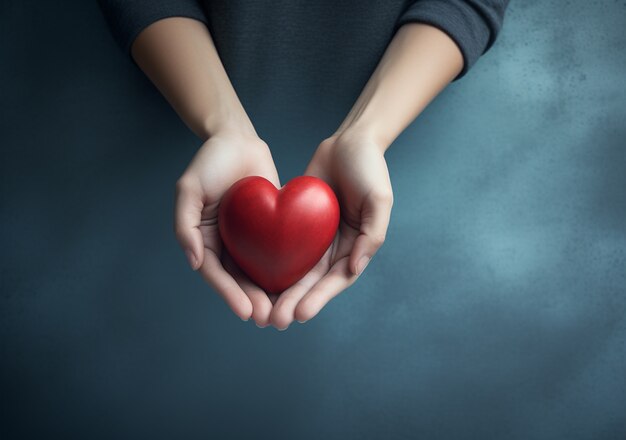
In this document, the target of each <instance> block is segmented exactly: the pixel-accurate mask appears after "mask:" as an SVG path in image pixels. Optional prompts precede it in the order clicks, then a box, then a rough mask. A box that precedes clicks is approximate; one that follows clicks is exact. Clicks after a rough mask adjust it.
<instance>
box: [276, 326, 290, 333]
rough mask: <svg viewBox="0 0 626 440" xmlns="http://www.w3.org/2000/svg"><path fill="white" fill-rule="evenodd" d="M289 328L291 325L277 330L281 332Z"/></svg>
mask: <svg viewBox="0 0 626 440" xmlns="http://www.w3.org/2000/svg"><path fill="white" fill-rule="evenodd" d="M288 328H289V326H287V327H285V328H277V329H276V330H278V331H279V332H284V331H285V330H287V329H288Z"/></svg>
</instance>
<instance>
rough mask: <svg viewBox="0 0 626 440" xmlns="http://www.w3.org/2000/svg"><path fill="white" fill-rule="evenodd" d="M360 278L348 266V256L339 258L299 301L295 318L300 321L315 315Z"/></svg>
mask: <svg viewBox="0 0 626 440" xmlns="http://www.w3.org/2000/svg"><path fill="white" fill-rule="evenodd" d="M357 278H358V275H354V274H352V273H351V272H350V270H349V268H348V257H345V258H342V259H340V260H338V261H337V262H336V263H335V264H334V265H333V267H332V268H331V269H330V271H328V274H327V275H326V276H324V277H323V278H322V279H321V280H319V281H318V282H317V283H316V284H315V285H314V286H313V287H312V288H311V290H309V291H308V292H307V293H306V295H304V297H303V298H302V299H301V300H300V301H299V302H298V305H297V306H296V309H295V318H296V319H297V320H298V321H299V322H304V321H308V320H309V319H311V318H313V317H315V315H317V314H318V313H319V311H320V310H322V308H324V306H325V305H326V304H327V303H328V302H329V301H330V300H331V299H333V298H334V297H336V296H337V295H339V293H341V292H342V291H343V290H345V289H347V288H348V287H350V286H351V285H352V284H353V283H354V282H355V281H356V279H357Z"/></svg>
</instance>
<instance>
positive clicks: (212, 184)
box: [174, 131, 280, 327]
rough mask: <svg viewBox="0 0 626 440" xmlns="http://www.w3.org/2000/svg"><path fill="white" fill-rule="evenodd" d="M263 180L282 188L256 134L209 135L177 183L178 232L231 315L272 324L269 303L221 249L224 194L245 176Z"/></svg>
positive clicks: (196, 267) (191, 260)
mask: <svg viewBox="0 0 626 440" xmlns="http://www.w3.org/2000/svg"><path fill="white" fill-rule="evenodd" d="M253 175H254V176H262V177H265V178H266V179H268V180H269V181H270V182H272V183H273V184H274V185H276V187H278V188H280V182H279V179H278V173H277V171H276V167H275V165H274V161H273V160H272V155H271V152H270V150H269V148H268V146H267V144H266V143H265V142H264V141H263V140H261V139H259V138H258V137H257V136H256V135H255V134H252V133H241V132H237V131H222V132H218V133H216V134H215V135H213V136H211V137H210V138H209V140H207V141H206V142H205V143H204V144H203V145H202V147H201V148H200V149H199V150H198V152H197V153H196V155H195V157H194V158H193V160H192V161H191V163H190V164H189V166H188V167H187V169H186V170H185V172H184V173H183V175H182V176H181V177H180V179H178V182H177V183H176V203H175V219H174V224H175V232H176V237H177V239H178V242H179V243H180V245H181V247H182V248H183V250H184V251H185V254H186V255H187V258H188V260H189V264H190V265H191V267H192V269H194V270H199V272H200V273H201V274H202V276H203V278H204V279H205V280H206V281H207V282H208V283H209V284H210V285H211V286H212V287H213V288H214V289H215V290H216V291H217V293H218V294H219V295H220V296H221V297H222V298H223V299H224V301H225V302H226V303H227V304H228V306H229V307H230V308H231V309H232V310H233V312H234V313H235V314H236V315H237V316H239V317H240V318H241V319H243V320H248V319H249V318H250V317H252V318H253V319H254V321H255V322H256V323H257V325H259V326H261V327H264V326H266V325H267V324H268V320H269V316H270V312H271V310H272V302H273V301H275V300H276V299H275V297H273V298H271V297H268V295H266V293H265V292H264V291H263V290H262V289H261V288H260V287H258V286H256V285H255V284H254V283H252V282H251V281H250V280H249V278H248V277H246V276H245V274H243V272H241V270H240V269H239V268H238V267H237V265H236V264H235V263H234V262H233V261H232V259H231V257H230V256H229V255H228V252H227V251H226V249H225V248H224V247H223V246H222V240H221V238H220V235H219V230H218V224H217V212H218V206H219V203H220V200H221V198H222V195H223V194H224V193H225V192H226V191H227V190H228V189H229V188H230V186H231V185H232V184H233V183H235V182H236V181H238V180H239V179H242V178H244V177H247V176H253Z"/></svg>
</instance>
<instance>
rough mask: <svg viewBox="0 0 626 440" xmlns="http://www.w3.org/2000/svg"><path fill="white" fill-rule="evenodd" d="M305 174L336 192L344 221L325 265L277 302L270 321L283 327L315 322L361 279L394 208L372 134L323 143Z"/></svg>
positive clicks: (381, 156)
mask: <svg viewBox="0 0 626 440" xmlns="http://www.w3.org/2000/svg"><path fill="white" fill-rule="evenodd" d="M305 174H307V175H312V176H316V177H319V178H321V179H323V180H324V181H326V183H328V184H329V185H330V186H331V187H332V188H333V190H334V191H335V193H336V194H337V197H338V199H339V204H340V206H341V221H340V224H339V230H338V232H337V236H336V237H335V240H334V241H333V243H332V244H331V246H330V247H329V249H328V250H327V252H326V254H325V255H324V256H323V257H322V259H321V260H320V262H319V263H318V264H317V265H316V266H315V267H314V268H313V269H312V270H311V271H310V272H309V273H308V274H307V275H305V276H304V277H303V278H302V279H301V280H300V281H298V282H297V283H296V284H295V285H293V286H292V287H290V288H289V289H287V290H286V291H284V292H283V293H282V294H281V295H280V297H279V298H278V300H277V301H276V303H275V304H274V307H273V308H272V312H271V317H270V321H271V323H272V324H273V325H274V326H275V327H276V328H279V329H285V328H287V327H288V326H289V325H290V324H291V323H292V322H293V320H294V319H295V320H298V321H300V322H304V321H307V320H309V319H311V318H313V317H314V316H315V315H317V314H318V313H319V311H320V310H321V309H322V308H323V307H324V306H325V305H326V304H327V303H328V302H329V301H330V300H331V299H333V298H334V297H335V296H337V295H338V294H339V293H340V292H342V291H343V290H344V289H346V288H347V287H349V286H350V285H352V284H353V283H354V282H355V281H356V279H357V278H358V276H359V275H360V274H361V273H362V272H363V270H364V269H365V267H366V266H367V264H368V263H369V261H370V259H371V258H372V257H373V256H374V254H375V253H376V251H377V250H378V249H379V248H380V246H381V245H382V244H383V242H384V241H385V236H386V233H387V227H388V225H389V220H390V216H391V208H392V205H393V192H392V188H391V182H390V180H389V173H388V170H387V163H386V161H385V157H384V149H383V148H382V146H380V145H379V144H378V143H377V142H375V141H374V140H373V139H372V138H370V137H368V136H365V135H360V134H352V133H343V134H341V135H336V136H332V137H330V138H328V139H326V140H324V141H323V142H322V143H321V144H320V145H319V147H318V148H317V150H316V152H315V154H314V155H313V158H312V159H311V162H310V163H309V165H308V167H307V169H306V171H305Z"/></svg>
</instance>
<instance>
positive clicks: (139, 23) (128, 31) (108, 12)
mask: <svg viewBox="0 0 626 440" xmlns="http://www.w3.org/2000/svg"><path fill="white" fill-rule="evenodd" d="M98 3H99V4H100V8H101V9H102V12H103V13H104V16H105V18H106V20H107V23H108V25H109V27H110V29H111V33H112V34H113V37H114V38H115V40H116V42H117V44H118V45H119V46H120V47H121V48H122V50H123V51H124V53H126V54H128V55H129V56H130V53H131V52H130V49H131V47H132V44H133V42H134V41H135V39H136V38H137V36H138V35H139V34H140V33H141V31H143V30H144V29H145V28H147V27H148V26H150V25H151V24H152V23H154V22H156V21H159V20H162V19H164V18H170V17H186V18H193V19H195V20H198V21H201V22H203V23H204V24H207V23H208V21H207V18H206V15H205V13H204V11H203V10H202V7H201V6H200V5H199V3H198V2H197V1H196V0H185V1H180V0H178V1H177V0H98Z"/></svg>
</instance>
